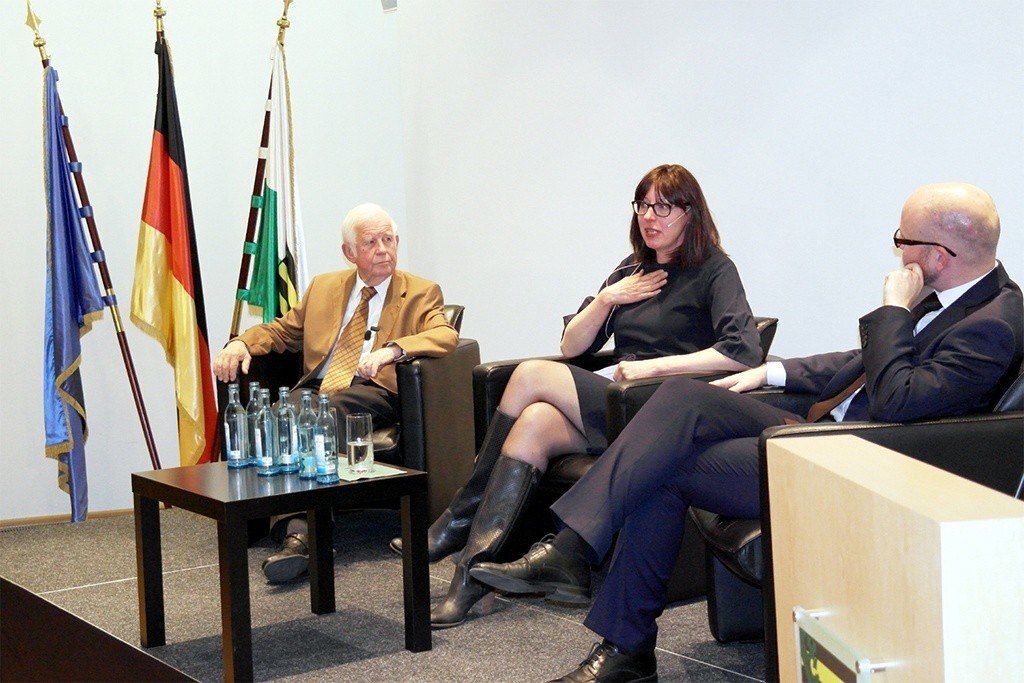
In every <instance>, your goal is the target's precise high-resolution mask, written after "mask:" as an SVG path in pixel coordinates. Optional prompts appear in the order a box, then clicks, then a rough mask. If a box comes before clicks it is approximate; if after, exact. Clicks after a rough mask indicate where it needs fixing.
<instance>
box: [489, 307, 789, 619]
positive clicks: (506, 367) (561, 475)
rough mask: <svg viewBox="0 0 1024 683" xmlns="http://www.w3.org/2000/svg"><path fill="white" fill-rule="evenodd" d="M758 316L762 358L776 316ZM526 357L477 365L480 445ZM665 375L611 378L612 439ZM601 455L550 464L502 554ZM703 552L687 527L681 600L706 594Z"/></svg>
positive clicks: (588, 359) (526, 536) (529, 538)
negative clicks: (635, 378)
mask: <svg viewBox="0 0 1024 683" xmlns="http://www.w3.org/2000/svg"><path fill="white" fill-rule="evenodd" d="M754 320H755V322H756V324H757V330H758V333H759V334H760V337H761V351H762V360H763V358H764V357H767V355H768V350H769V348H771V344H772V341H773V340H774V339H775V331H776V328H777V326H778V319H777V318H765V317H755V318H754ZM542 359H543V360H553V361H558V362H563V363H570V364H572V365H576V366H578V367H582V368H585V369H587V370H599V369H601V368H603V367H605V366H607V365H610V364H611V363H612V361H613V360H614V355H613V354H612V353H611V352H608V351H601V352H598V353H595V354H591V355H586V356H579V357H576V358H564V357H562V356H545V357H543V358H542ZM524 360H530V359H526V358H519V359H514V360H502V361H493V362H490V363H484V364H483V365H479V366H477V367H476V368H475V369H474V370H473V402H474V406H475V421H476V439H477V446H478V447H479V445H480V442H481V441H482V440H483V437H484V434H485V433H486V432H487V425H488V423H489V422H490V420H491V416H492V415H493V414H494V411H495V410H496V409H497V407H498V404H499V403H500V401H501V396H502V394H503V393H504V391H505V386H506V385H507V384H508V380H509V378H510V377H511V376H512V372H513V371H514V370H515V369H516V367H517V366H518V365H519V363H521V362H523V361H524ZM725 374H726V373H717V374H713V375H709V374H700V373H693V374H692V375H691V376H693V377H695V378H699V379H707V380H710V379H714V378H716V377H721V376H724V375H725ZM665 379H666V378H665V377H658V378H651V379H640V380H629V381H624V382H612V383H611V384H610V385H609V386H608V388H607V389H606V393H605V399H606V401H607V420H608V432H609V433H608V440H609V442H610V441H612V440H614V439H615V437H616V436H618V434H619V432H621V431H622V429H623V427H625V426H626V424H627V423H628V422H629V420H631V419H632V418H633V416H634V415H636V413H637V411H639V409H640V408H641V407H642V406H643V404H644V403H645V402H646V401H647V399H648V398H650V397H651V395H652V394H653V393H654V391H655V390H656V389H657V388H658V387H659V386H660V385H661V383H662V382H663V381H664V380H665ZM597 457H598V456H595V455H589V454H587V453H571V454H568V455H563V456H561V457H559V458H557V459H555V460H553V461H552V462H551V463H550V465H549V467H548V471H547V472H546V473H545V475H544V478H543V479H542V480H541V483H540V488H539V491H538V494H537V496H536V498H535V500H534V503H533V504H532V505H531V506H530V508H529V509H528V510H526V511H525V512H524V513H523V515H521V517H520V521H519V522H518V523H517V525H516V528H515V531H514V532H513V534H512V537H511V540H510V541H509V542H508V543H506V544H505V547H504V549H503V551H502V554H501V555H502V557H503V558H505V559H511V558H513V557H517V556H519V555H522V554H523V552H524V551H525V550H526V548H527V547H528V546H529V544H530V543H532V542H534V541H536V540H537V539H539V538H540V537H541V536H542V535H543V534H545V533H548V532H549V531H552V530H553V526H552V519H551V515H550V512H549V511H548V508H550V507H551V505H552V504H553V503H554V502H555V501H556V500H558V498H559V497H560V496H561V495H562V494H563V493H565V492H566V491H568V490H569V488H570V487H571V486H572V485H573V484H574V483H576V481H578V480H579V478H580V477H582V476H583V475H584V474H585V473H586V472H587V471H588V470H589V469H590V467H591V465H593V464H594V462H595V460H596V459H597ZM688 526H689V523H688ZM704 552H705V551H704V543H703V541H702V539H701V537H700V535H699V534H697V533H696V531H695V530H694V529H692V528H688V529H687V530H686V531H684V534H683V546H682V548H681V550H680V553H679V561H678V562H677V565H676V571H675V572H674V574H673V578H672V581H671V583H670V585H669V597H670V599H671V600H683V599H686V598H691V597H694V596H697V595H703V594H704V562H703V557H704Z"/></svg>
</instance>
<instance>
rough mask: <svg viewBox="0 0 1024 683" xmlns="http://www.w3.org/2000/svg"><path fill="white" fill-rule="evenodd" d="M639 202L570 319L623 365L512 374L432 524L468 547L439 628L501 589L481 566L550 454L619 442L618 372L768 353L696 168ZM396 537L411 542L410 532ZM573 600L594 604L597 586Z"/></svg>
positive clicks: (532, 368)
mask: <svg viewBox="0 0 1024 683" xmlns="http://www.w3.org/2000/svg"><path fill="white" fill-rule="evenodd" d="M632 207H633V216H632V220H631V222H630V228H629V240H630V243H631V244H632V247H633V253H632V254H630V256H628V257H627V258H626V259H625V260H623V261H622V263H620V264H619V265H618V266H617V267H616V268H615V270H613V271H612V274H611V275H610V276H609V277H608V278H607V279H606V280H605V281H604V283H603V284H602V285H601V288H600V289H599V290H598V292H597V295H596V296H591V297H588V298H587V299H586V300H585V301H584V302H583V305H582V306H581V307H580V309H579V311H577V313H575V314H574V315H570V316H567V317H566V319H565V330H564V332H563V336H562V342H561V352H562V354H563V355H564V356H567V357H574V356H579V355H582V354H586V353H592V352H595V351H597V350H599V349H600V348H601V347H602V346H604V344H605V342H607V341H608V339H609V338H610V337H613V336H614V338H615V357H616V359H617V360H618V362H617V363H615V364H613V365H612V366H611V367H609V368H607V369H606V370H604V371H602V372H599V373H593V372H589V371H587V370H583V369H581V368H578V367H575V366H572V365H569V364H566V363H558V362H554V361H546V360H529V361H525V362H523V363H521V364H520V365H519V366H518V367H517V368H516V370H515V371H514V372H513V373H512V376H511V378H510V379H509V382H508V385H507V387H506V388H505V392H504V394H503V395H502V399H501V403H500V404H499V405H498V409H497V411H496V412H495V413H494V417H493V418H492V420H491V422H490V425H489V426H488V430H487V434H486V436H485V437H484V440H483V443H482V445H481V449H480V452H479V454H478V455H477V461H476V465H475V467H474V470H473V474H472V476H471V477H470V479H469V481H468V482H467V483H466V485H465V486H464V487H463V488H462V489H460V491H459V492H458V493H457V494H456V496H455V499H454V500H453V501H452V503H451V505H450V506H449V507H448V509H447V510H446V511H445V512H444V513H442V514H441V516H440V517H439V518H438V519H437V521H436V522H434V524H432V525H431V527H430V530H429V532H428V554H429V559H430V561H431V562H435V561H437V560H439V559H441V558H442V557H445V556H447V555H449V554H451V553H454V552H456V551H460V550H461V551H463V552H462V554H461V556H460V557H459V559H458V563H457V567H456V571H455V577H454V578H453V579H452V583H451V587H450V589H449V591H448V595H447V596H446V597H445V599H444V601H442V602H441V603H439V604H438V605H437V606H435V607H434V608H433V610H432V611H431V614H430V621H431V626H432V627H434V628H446V627H449V626H456V625H458V624H460V623H462V622H463V621H464V620H465V618H466V614H467V613H468V612H469V610H470V608H471V607H472V606H473V605H474V604H475V603H476V602H477V601H478V600H480V599H481V598H482V597H483V596H484V595H486V594H487V593H488V592H489V591H490V589H489V588H486V587H485V586H484V585H483V584H481V583H478V582H477V581H476V580H475V579H472V578H470V576H469V569H470V567H472V566H473V565H474V564H476V563H477V562H483V561H491V560H492V559H493V558H494V556H495V555H496V554H497V552H498V551H499V550H500V548H501V546H502V544H503V543H504V541H505V539H506V538H507V536H508V534H509V531H510V530H511V528H512V526H513V525H514V523H515V520H516V518H517V517H518V516H519V514H520V512H521V511H522V509H523V508H524V507H525V506H526V504H527V502H528V501H529V498H530V496H531V494H532V493H533V491H534V490H535V489H536V486H537V482H538V479H539V478H540V476H541V475H542V474H543V472H544V470H545V469H546V468H547V464H548V462H549V461H550V460H551V459H553V458H555V457H557V456H560V455H564V454H566V453H576V452H581V451H587V452H589V453H594V454H599V453H602V452H603V451H604V450H605V449H606V448H607V446H608V441H607V438H606V436H605V399H604V391H605V387H606V386H607V385H608V384H609V383H610V382H611V381H612V380H613V379H616V380H618V379H636V378H642V377H655V376H659V375H669V374H675V373H680V372H693V371H699V372H709V373H710V372H718V371H725V372H733V371H739V370H745V369H747V368H748V367H752V366H755V365H757V364H758V363H760V362H761V350H760V343H759V339H758V334H757V330H756V329H755V325H754V320H753V316H752V315H751V312H750V306H749V305H748V304H747V299H746V295H745V294H744V291H743V285H742V283H741V282H740V278H739V274H738V273H737V272H736V266H735V265H733V263H732V261H731V260H730V259H729V257H728V256H726V254H725V252H723V251H722V249H721V247H720V245H719V237H718V230H717V229H716V228H715V223H714V221H713V220H712V218H711V213H710V212H709V211H708V207H707V203H706V202H705V200H704V194H703V193H702V192H701V189H700V185H698V184H697V180H696V179H695V178H694V177H693V175H692V174H691V173H690V172H689V171H687V170H686V169H685V168H683V167H682V166H678V165H664V166H659V167H657V168H655V169H653V170H651V171H650V172H648V173H647V175H645V176H644V177H643V179H641V181H640V184H639V185H637V188H636V192H635V194H634V201H633V202H632ZM391 545H392V548H394V549H395V550H397V551H401V540H400V539H395V540H393V541H392V543H391ZM563 597H564V599H565V601H567V602H578V603H584V604H585V603H586V602H587V600H588V598H589V595H583V594H581V595H566V596H563Z"/></svg>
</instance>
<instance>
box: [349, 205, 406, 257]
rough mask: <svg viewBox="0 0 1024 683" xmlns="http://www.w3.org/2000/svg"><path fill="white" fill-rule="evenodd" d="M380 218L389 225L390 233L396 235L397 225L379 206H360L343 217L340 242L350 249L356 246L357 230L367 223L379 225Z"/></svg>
mask: <svg viewBox="0 0 1024 683" xmlns="http://www.w3.org/2000/svg"><path fill="white" fill-rule="evenodd" d="M381 218H383V219H384V221H385V222H387V223H388V224H389V225H391V231H392V232H393V233H394V234H396V235H397V234H398V224H397V223H395V219H394V218H392V217H391V215H390V214H389V213H388V212H387V211H385V210H384V209H383V208H382V207H381V206H380V204H360V205H359V206H357V207H355V208H354V209H352V210H351V211H349V212H348V213H347V214H346V215H345V220H343V221H342V222H341V241H342V242H344V243H345V244H347V245H349V246H350V247H355V246H356V239H357V237H358V235H357V234H356V232H357V230H358V229H359V228H360V227H362V226H364V225H366V224H367V223H371V222H372V223H375V224H379V223H380V222H381Z"/></svg>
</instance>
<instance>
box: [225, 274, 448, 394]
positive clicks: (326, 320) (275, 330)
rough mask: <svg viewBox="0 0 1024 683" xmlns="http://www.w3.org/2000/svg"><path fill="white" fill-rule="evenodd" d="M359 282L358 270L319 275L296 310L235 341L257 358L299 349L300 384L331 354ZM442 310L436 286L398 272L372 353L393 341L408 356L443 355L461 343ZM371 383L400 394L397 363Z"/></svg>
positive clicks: (386, 300) (389, 290)
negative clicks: (239, 341) (300, 357)
mask: <svg viewBox="0 0 1024 683" xmlns="http://www.w3.org/2000/svg"><path fill="white" fill-rule="evenodd" d="M355 282H356V271H355V269H354V268H353V269H351V270H339V271H335V272H332V273H324V274H323V275H318V276H316V277H314V278H313V281H312V282H311V283H310V284H309V289H307V290H306V293H305V295H304V296H303V297H302V300H301V301H299V304H298V305H297V306H296V307H295V308H293V309H291V310H290V311H288V312H287V313H286V314H284V315H283V316H281V317H280V318H277V319H276V320H274V321H272V322H269V323H264V324H262V325H256V326H255V327H251V328H249V329H248V330H246V331H245V332H243V333H242V334H240V335H238V337H237V339H240V340H241V341H242V342H244V343H245V345H246V346H247V347H249V353H251V354H252V355H254V356H260V355H263V354H266V353H270V352H271V351H276V352H278V353H280V352H282V351H285V350H287V351H299V350H301V351H302V363H303V372H304V374H303V376H302V379H300V380H299V382H298V383H297V384H302V383H304V382H305V381H306V380H307V379H308V378H309V377H310V376H311V375H313V374H314V373H316V372H317V371H318V370H319V369H320V366H321V365H322V364H323V363H324V361H325V360H327V357H328V356H329V355H330V353H331V348H332V346H333V345H334V342H335V340H337V338H338V332H339V331H340V328H341V319H342V315H343V314H344V312H345V302H347V301H348V299H349V295H350V294H351V293H352V287H353V285H354V284H355ZM443 306H444V296H443V295H442V294H441V288H440V287H439V286H438V285H437V284H436V283H434V282H431V281H430V280H425V279H423V278H420V277H416V276H415V275H412V274H410V273H407V272H405V271H402V270H396V271H395V272H394V274H393V275H392V276H391V286H390V287H388V293H387V295H385V297H384V308H383V309H382V310H381V314H380V323H379V324H378V325H377V327H378V330H377V337H376V339H375V340H374V343H373V350H374V351H376V350H377V349H379V348H381V347H382V346H384V345H385V344H387V343H388V342H394V343H396V344H398V345H399V346H400V347H402V349H403V350H404V351H405V353H406V354H408V355H409V356H443V355H445V354H446V353H448V352H449V351H451V350H452V349H454V348H455V346H456V344H458V342H459V334H458V332H456V331H455V329H454V328H452V326H451V325H449V324H448V322H447V321H446V320H445V317H444V311H443V310H442V307H443ZM373 381H374V382H376V383H377V384H379V385H381V386H382V387H385V388H386V389H387V390H388V391H391V392H397V391H398V379H397V377H396V375H395V366H394V365H393V364H391V365H386V366H384V367H383V368H381V369H380V371H379V372H378V373H377V376H376V377H375V378H374V380H373Z"/></svg>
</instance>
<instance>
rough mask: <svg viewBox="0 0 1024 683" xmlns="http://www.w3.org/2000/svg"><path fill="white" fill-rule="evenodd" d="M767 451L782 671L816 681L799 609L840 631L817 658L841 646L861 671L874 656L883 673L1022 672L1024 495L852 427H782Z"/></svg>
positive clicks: (996, 675) (926, 676) (914, 677)
mask: <svg viewBox="0 0 1024 683" xmlns="http://www.w3.org/2000/svg"><path fill="white" fill-rule="evenodd" d="M964 457H965V458H984V457H985V451H984V444H979V445H978V449H977V451H975V452H972V453H964ZM1022 457H1024V454H1022ZM767 463H768V464H767V476H768V485H769V492H770V494H769V495H770V518H771V528H772V554H773V573H774V581H775V603H776V612H775V620H776V627H777V631H776V632H777V634H778V651H779V673H780V676H781V679H782V680H783V681H800V680H807V679H806V678H805V677H804V676H803V675H802V670H801V664H800V660H799V655H798V650H797V644H796V640H797V635H796V633H795V630H796V629H795V628H794V608H801V610H802V612H801V614H802V617H803V619H804V620H805V621H806V619H807V618H808V614H810V615H813V617H814V619H815V621H816V622H817V624H813V625H812V626H814V628H813V629H811V630H812V631H813V630H819V631H820V630H821V629H824V630H825V631H827V633H826V634H825V639H826V640H828V639H829V634H831V636H832V637H834V639H835V641H838V643H836V642H835V641H833V645H834V646H835V648H836V649H837V650H839V653H833V652H831V651H827V652H823V653H822V654H823V658H822V659H820V660H818V659H815V660H814V665H815V667H816V669H818V668H819V667H820V666H822V665H823V664H822V663H823V662H825V663H827V662H832V663H836V659H835V657H833V656H832V655H834V654H845V655H846V657H847V658H850V657H854V658H856V659H860V660H861V668H862V670H863V672H862V677H861V679H860V680H865V678H867V674H868V672H867V671H866V669H867V663H868V662H873V663H876V664H881V665H883V666H884V670H876V671H874V672H872V673H871V674H870V675H871V680H878V681H914V682H915V683H916V682H919V681H950V682H953V681H997V680H1006V681H1009V680H1022V679H1021V678H1020V677H1021V675H1022V674H1021V672H1022V671H1024V502H1021V501H1018V500H1015V499H1013V498H1011V497H1010V496H1007V495H1004V494H1002V493H998V492H996V491H993V490H992V489H989V488H986V487H983V486H980V485H978V484H975V483H973V482H970V481H967V480H965V479H962V478H960V477H957V476H954V475H952V474H949V473H948V472H945V471H943V470H939V469H937V468H935V467H932V466H930V465H926V464H924V463H921V462H919V461H917V460H913V459H911V458H908V457H906V456H903V455H901V454H899V453H896V452H894V451H890V450H888V449H886V448H882V447H881V446H876V445H874V444H871V443H869V442H867V441H864V440H862V439H859V438H857V437H854V436H848V435H837V436H819V437H798V438H788V439H787V438H779V439H772V440H770V441H769V442H768V460H767ZM819 627H820V628H819ZM808 642H810V643H811V645H812V648H811V650H812V651H813V650H814V647H813V646H814V645H815V643H816V642H817V641H815V640H813V639H811V640H810V641H807V640H806V636H805V651H804V661H805V663H806V661H807V657H808V655H807V649H806V647H807V644H808ZM824 649H826V650H828V648H827V647H826V648H824ZM851 664H852V667H850V668H851V670H852V671H853V672H854V673H856V669H857V665H856V663H855V662H851ZM837 666H838V668H839V669H842V668H843V667H842V666H841V665H838V664H837ZM825 668H827V669H828V670H827V671H825V673H826V674H828V673H830V672H831V673H836V671H833V668H832V667H825ZM846 674H847V675H846V676H841V677H840V679H843V678H846V677H848V675H849V671H847V672H846ZM826 678H827V676H826ZM826 678H822V679H821V680H826Z"/></svg>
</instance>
